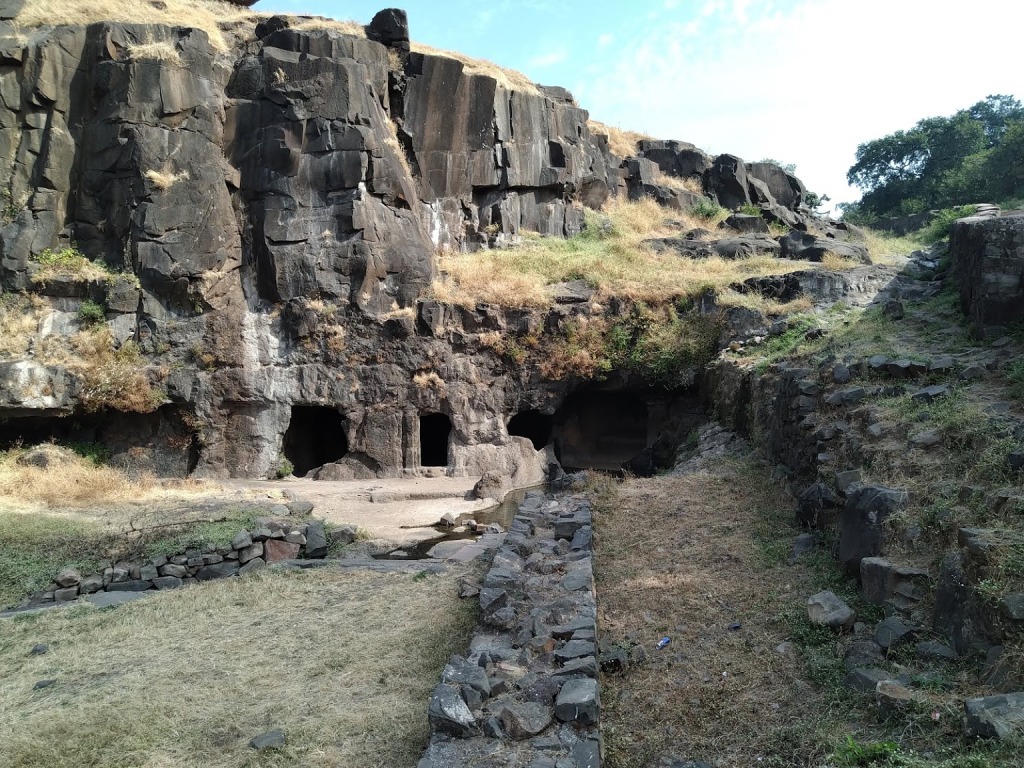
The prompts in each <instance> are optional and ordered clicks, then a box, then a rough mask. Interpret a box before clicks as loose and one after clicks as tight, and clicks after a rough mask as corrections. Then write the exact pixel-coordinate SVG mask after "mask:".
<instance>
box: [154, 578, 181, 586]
mask: <svg viewBox="0 0 1024 768" xmlns="http://www.w3.org/2000/svg"><path fill="white" fill-rule="evenodd" d="M184 583H185V582H184V581H182V580H181V579H179V578H177V577H175V576H157V577H156V578H155V579H153V586H154V587H156V588H157V589H178V588H179V587H181V586H182V585H183V584H184Z"/></svg>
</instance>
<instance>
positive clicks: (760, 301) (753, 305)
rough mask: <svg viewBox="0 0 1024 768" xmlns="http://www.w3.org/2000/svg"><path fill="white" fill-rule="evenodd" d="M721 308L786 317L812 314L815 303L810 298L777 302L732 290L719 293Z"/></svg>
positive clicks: (802, 297) (755, 294)
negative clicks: (741, 309)
mask: <svg viewBox="0 0 1024 768" xmlns="http://www.w3.org/2000/svg"><path fill="white" fill-rule="evenodd" d="M718 305H719V306H720V307H743V308H744V309H752V310H754V311H756V312H760V313H761V314H762V315H767V316H768V317H786V316H788V315H794V314H797V313H799V312H810V311H811V310H812V309H814V301H813V300H812V299H811V298H810V297H809V296H801V297H800V298H797V299H793V300H792V301H776V300H775V299H769V298H766V297H764V296H762V295H761V294H760V293H754V292H751V293H740V292H739V291H735V290H733V289H731V288H726V289H725V290H722V291H719V293H718Z"/></svg>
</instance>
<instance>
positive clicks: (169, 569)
mask: <svg viewBox="0 0 1024 768" xmlns="http://www.w3.org/2000/svg"><path fill="white" fill-rule="evenodd" d="M157 570H158V571H159V572H160V575H161V576H173V577H175V578H178V579H183V578H185V577H186V576H188V569H187V568H186V567H185V566H184V565H175V564H174V563H168V564H167V565H162V566H160V567H159V568H158V569H157Z"/></svg>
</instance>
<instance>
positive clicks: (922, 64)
mask: <svg viewBox="0 0 1024 768" xmlns="http://www.w3.org/2000/svg"><path fill="white" fill-rule="evenodd" d="M701 14H702V15H703V16H704V17H705V24H704V26H703V27H702V29H703V32H704V34H703V36H701V37H693V36H689V37H688V36H687V34H686V32H687V23H686V22H682V21H666V19H665V17H664V16H662V17H661V18H660V20H659V21H658V22H657V23H652V24H650V25H645V26H644V28H643V29H637V30H633V31H632V32H628V31H626V30H620V31H618V33H617V43H618V44H617V46H616V47H615V48H614V49H612V50H614V51H615V53H614V54H610V53H602V59H603V60H602V61H601V62H600V63H599V64H595V65H594V67H593V68H592V69H588V71H587V73H586V76H585V77H581V78H580V80H579V82H578V83H577V84H576V96H577V98H578V99H579V101H580V103H581V104H582V105H584V106H585V107H586V108H587V109H589V110H590V111H591V113H592V114H593V115H594V117H595V118H596V119H598V120H602V121H604V122H606V123H609V124H611V125H619V126H622V127H624V128H634V129H636V130H641V131H645V132H647V133H651V134H653V135H656V136H662V137H665V138H677V139H683V140H686V141H692V142H693V143H695V144H697V145H699V146H703V147H704V148H705V149H707V150H709V151H712V152H732V153H735V154H739V155H741V156H743V157H745V158H746V159H750V160H758V159H760V158H762V157H775V158H777V159H779V160H781V161H783V162H792V163H796V165H797V174H798V175H799V176H800V177H801V178H802V179H803V180H804V182H805V183H806V184H807V185H808V187H809V188H810V189H812V190H814V191H817V192H819V193H828V194H829V195H831V196H832V198H833V199H834V200H837V201H839V200H850V199H855V198H856V197H858V196H859V192H858V191H856V190H852V189H849V188H848V187H847V186H846V181H845V174H846V170H847V169H848V168H849V167H850V165H852V164H853V162H854V153H855V151H856V147H857V144H858V143H861V142H864V141H867V140H870V139H874V138H878V137H880V136H883V135H885V134H887V133H891V132H892V131H894V130H897V129H900V128H906V127H909V126H911V125H913V124H914V123H915V122H917V120H919V119H921V118H923V117H928V116H932V115H941V114H950V113H952V112H953V111H955V110H956V109H959V108H961V107H966V106H970V105H971V104H973V103H974V102H976V101H978V100H980V99H982V98H984V97H985V96H986V95H988V94H990V93H1010V94H1014V95H1016V96H1018V97H1024V93H1022V92H1021V86H1020V78H1019V74H1018V72H1019V61H1018V58H1019V55H1018V54H1017V53H1016V52H1017V50H1018V48H1019V45H1018V41H1017V39H1016V38H1017V35H1018V32H1017V30H1016V27H1015V25H1012V24H998V23H993V18H994V17H993V16H992V15H991V14H984V15H982V14H963V13H960V12H958V11H956V10H955V9H953V8H952V7H950V8H949V10H947V9H946V8H945V6H943V5H939V4H935V3H931V2H925V1H924V0H905V1H903V2H892V1H891V0H860V1H859V2H857V3H850V2H848V0H798V2H795V3H793V4H789V5H786V6H784V7H780V6H778V5H776V6H774V7H773V6H772V5H771V4H768V3H764V4H762V3H760V2H759V3H756V4H754V3H748V2H746V0H734V2H732V3H730V4H726V3H724V2H722V0H711V2H708V3H706V4H705V6H704V7H703V8H702V10H701ZM741 17H742V18H745V23H743V24H740V23H738V19H740V18H741ZM709 25H710V26H709ZM634 40H635V42H633V41H634Z"/></svg>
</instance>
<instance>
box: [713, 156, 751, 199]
mask: <svg viewBox="0 0 1024 768" xmlns="http://www.w3.org/2000/svg"><path fill="white" fill-rule="evenodd" d="M704 189H705V190H707V192H708V193H709V194H711V195H714V197H715V199H717V200H718V203H719V205H721V206H722V207H724V208H728V209H730V210H736V209H737V208H740V207H742V206H744V205H749V204H750V192H749V190H748V185H747V168H746V164H745V163H744V162H743V161H742V160H741V159H740V158H738V157H736V156H735V155H719V156H718V157H716V158H715V159H714V160H713V161H712V163H711V167H710V168H708V170H707V171H706V172H705V174H704Z"/></svg>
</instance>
